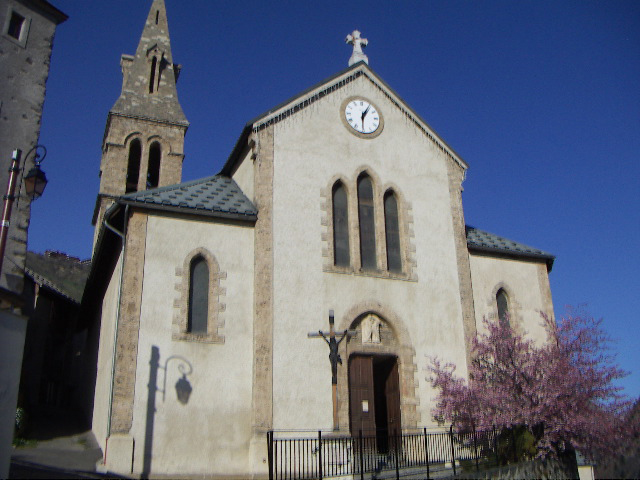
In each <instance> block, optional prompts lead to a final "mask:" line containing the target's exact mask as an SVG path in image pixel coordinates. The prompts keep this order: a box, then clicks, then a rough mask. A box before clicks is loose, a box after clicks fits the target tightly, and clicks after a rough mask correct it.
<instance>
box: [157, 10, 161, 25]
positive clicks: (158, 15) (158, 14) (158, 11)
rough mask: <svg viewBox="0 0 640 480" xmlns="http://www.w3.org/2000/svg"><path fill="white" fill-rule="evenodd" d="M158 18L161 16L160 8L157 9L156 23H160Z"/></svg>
mask: <svg viewBox="0 0 640 480" xmlns="http://www.w3.org/2000/svg"><path fill="white" fill-rule="evenodd" d="M158 18H160V10H156V25H157V24H158Z"/></svg>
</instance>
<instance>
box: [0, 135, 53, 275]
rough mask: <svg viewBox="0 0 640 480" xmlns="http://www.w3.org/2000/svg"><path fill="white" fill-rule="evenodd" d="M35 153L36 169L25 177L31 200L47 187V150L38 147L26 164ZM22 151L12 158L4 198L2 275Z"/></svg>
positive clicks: (0, 246)
mask: <svg viewBox="0 0 640 480" xmlns="http://www.w3.org/2000/svg"><path fill="white" fill-rule="evenodd" d="M32 153H34V155H35V158H34V162H35V165H34V167H33V168H32V169H31V170H29V173H27V175H26V176H25V177H24V186H25V190H26V192H27V195H28V196H29V197H30V198H31V200H35V199H36V198H39V197H40V196H41V195H42V193H43V192H44V189H45V187H46V186H47V176H46V175H45V174H44V172H43V171H42V170H41V169H40V164H41V163H42V161H43V160H44V158H45V157H46V156H47V149H46V148H45V147H44V146H43V145H36V146H35V147H33V148H32V149H31V150H29V151H28V152H27V154H26V155H25V156H24V159H25V164H26V161H27V159H28V158H29V155H31V154H32ZM21 156H22V150H20V149H16V150H14V151H13V155H12V157H11V167H10V168H9V182H8V184H7V193H6V194H5V196H4V209H3V212H2V223H1V224H0V273H2V264H3V261H4V251H5V248H6V246H7V235H8V234H9V225H10V220H11V209H12V207H13V202H14V200H15V199H16V197H15V195H14V193H15V191H16V183H17V182H18V174H19V173H20V170H21V168H20V157H21Z"/></svg>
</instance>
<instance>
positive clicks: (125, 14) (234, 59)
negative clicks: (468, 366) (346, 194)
mask: <svg viewBox="0 0 640 480" xmlns="http://www.w3.org/2000/svg"><path fill="white" fill-rule="evenodd" d="M51 1H52V3H53V4H54V5H56V6H57V7H58V8H60V9H61V10H62V11H64V12H65V13H67V14H68V15H69V17H70V18H69V20H68V21H67V22H66V23H64V24H62V25H61V26H60V27H59V28H58V31H57V34H56V39H55V45H54V52H53V56H52V61H51V72H50V77H49V81H48V83H47V98H46V102H45V108H44V117H43V124H42V131H41V138H40V141H41V143H43V144H45V145H46V147H47V149H48V152H49V153H48V156H47V159H46V160H45V161H44V163H43V165H42V166H43V169H44V170H45V171H46V173H47V176H48V178H49V185H48V186H47V191H46V192H45V194H44V196H43V197H42V198H41V199H39V200H38V201H37V202H35V203H34V204H33V215H32V219H31V226H30V229H29V248H30V249H32V250H35V251H39V252H42V251H44V250H47V249H52V250H61V251H64V252H67V253H69V254H71V255H75V256H79V257H81V258H88V257H89V256H90V255H91V243H92V238H93V227H92V226H91V217H92V213H93V207H94V204H95V198H96V194H97V191H98V185H99V179H98V172H99V165H100V154H101V150H100V148H101V141H102V136H103V133H104V127H105V121H106V118H107V113H108V111H109V109H110V108H111V107H112V105H113V103H114V102H115V100H116V99H117V97H118V95H119V92H120V87H121V83H122V77H121V73H120V66H119V60H120V55H121V54H122V53H128V54H133V53H135V49H136V46H137V43H138V39H139V36H140V33H141V31H142V27H143V24H144V21H145V19H146V16H147V13H148V9H149V7H150V5H151V0H109V1H92V2H87V1H86V0H51ZM166 3H167V10H168V15H169V27H170V33H171V39H172V49H173V57H174V61H175V62H177V63H181V64H182V65H183V70H182V73H181V76H180V81H179V83H178V91H179V98H180V101H181V103H182V106H183V109H184V111H185V113H186V115H187V118H188V119H189V121H190V122H191V127H190V128H189V131H188V133H187V137H186V144H185V154H186V158H185V162H184V169H183V180H185V181H186V180H192V179H196V178H200V177H204V176H207V175H211V174H213V173H217V172H218V170H219V168H220V167H221V166H222V164H223V162H224V160H226V158H227V156H228V155H229V153H230V151H231V149H232V147H233V145H234V143H235V141H236V139H237V138H238V136H239V134H240V131H241V129H242V127H243V126H244V124H245V123H246V122H247V121H249V120H250V119H252V118H253V117H255V116H257V115H258V114H260V113H262V112H264V111H266V110H268V109H269V108H271V107H273V106H275V105H277V104H279V103H280V102H282V101H284V100H286V99H288V98H289V97H291V96H293V95H295V94H297V93H299V92H300V91H302V90H304V89H306V88H308V87H309V86H311V85H313V84H315V83H317V82H319V81H321V80H323V79H325V78H327V77H329V76H331V75H333V74H335V73H337V72H338V71H340V70H342V69H343V68H345V67H346V66H347V61H348V58H349V56H350V47H349V46H347V45H346V44H345V43H344V39H345V36H346V35H347V34H348V33H350V32H351V31H352V30H353V29H356V28H357V29H359V30H360V31H361V32H362V34H363V36H364V37H365V38H368V39H369V46H368V47H367V48H366V50H365V51H366V53H367V55H368V56H369V64H370V66H371V67H372V68H373V69H374V70H375V71H376V73H378V74H379V75H380V76H381V77H382V78H383V79H384V80H385V81H386V82H387V83H388V84H389V85H390V86H391V87H392V88H394V89H395V90H396V91H397V92H398V94H399V95H400V96H401V97H402V98H404V100H405V101H406V102H407V103H408V104H409V105H410V106H411V107H412V108H413V109H414V110H415V111H417V112H418V113H419V114H420V115H421V116H422V117H423V118H424V119H425V120H426V121H427V122H428V123H429V124H430V125H431V126H432V127H433V128H434V130H435V131H436V132H438V133H439V134H440V136H441V137H442V138H443V139H444V140H445V141H446V142H447V143H448V144H449V145H451V147H452V148H453V149H454V150H456V152H458V154H460V155H461V156H462V158H464V159H465V161H466V162H467V163H468V164H469V165H470V168H469V171H468V172H467V180H466V181H465V183H464V189H465V190H464V193H463V201H464V208H465V217H466V222H467V224H470V225H473V226H476V227H478V228H481V229H484V230H488V231H490V232H493V233H496V234H499V235H502V236H505V237H507V238H510V239H513V240H516V241H520V242H522V243H525V244H528V245H531V246H534V247H537V248H540V249H542V250H545V251H548V252H551V253H553V254H554V255H556V256H557V259H556V263H555V265H554V268H553V271H552V272H551V276H550V278H551V286H552V293H553V299H554V305H555V310H556V315H559V314H562V313H563V312H564V307H565V305H579V304H584V303H586V304H587V309H588V310H589V311H590V312H591V314H592V315H593V316H595V317H603V318H604V327H605V329H606V330H607V332H609V333H610V335H611V336H613V337H614V338H616V339H617V343H616V345H615V349H616V351H617V352H618V353H619V356H618V360H619V362H620V364H621V365H622V367H623V368H625V369H626V370H629V371H632V374H631V375H630V376H629V377H628V378H627V379H626V380H625V381H624V382H623V385H624V386H625V389H626V393H627V394H629V395H630V396H632V397H638V396H640V369H639V368H638V365H640V353H639V352H640V349H638V348H637V345H636V344H637V343H638V340H639V338H640V335H639V334H638V330H639V329H640V325H639V324H638V312H639V311H640V281H638V275H639V274H640V255H639V253H638V243H639V239H640V214H639V213H638V212H639V207H640V188H639V187H640V166H639V161H640V158H639V157H640V2H637V1H607V2H605V1H598V2H590V1H562V2H558V1H553V2H546V1H446V2H445V1H393V2H391V1H389V2H378V1H368V2H361V1H350V2H344V1H323V2H302V1H295V2H294V1H282V2H264V1H260V2H258V1H244V2H232V1H225V2H218V1H214V0H188V1H187V0H166ZM394 161H397V162H398V168H402V159H396V160H394Z"/></svg>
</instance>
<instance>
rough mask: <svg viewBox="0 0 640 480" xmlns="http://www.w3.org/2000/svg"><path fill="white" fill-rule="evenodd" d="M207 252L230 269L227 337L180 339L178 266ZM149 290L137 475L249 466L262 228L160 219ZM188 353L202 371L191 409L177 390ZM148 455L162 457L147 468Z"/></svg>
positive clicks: (150, 230)
mask: <svg viewBox="0 0 640 480" xmlns="http://www.w3.org/2000/svg"><path fill="white" fill-rule="evenodd" d="M198 248H204V249H206V250H208V252H210V253H211V254H213V256H215V259H216V260H217V262H218V264H219V267H220V272H222V274H223V278H222V279H221V281H220V287H221V289H223V293H224V295H222V296H221V297H220V301H221V302H223V303H224V304H225V308H224V311H223V312H221V314H220V320H222V321H224V326H223V327H222V328H220V330H219V334H220V335H223V336H224V338H225V340H224V343H201V342H197V341H184V340H174V339H173V338H172V322H173V315H174V314H175V313H176V312H179V311H180V310H179V309H178V308H175V307H174V301H175V300H176V299H179V298H180V292H179V291H178V289H177V288H176V284H178V283H180V280H179V279H178V277H177V276H176V269H177V268H179V269H181V268H182V267H183V264H184V262H185V259H186V258H187V257H188V255H189V254H190V253H191V252H193V251H194V250H196V249H198ZM225 272H226V278H225V277H224V273H225ZM187 274H188V272H187ZM142 295H143V297H142V304H141V311H140V334H139V344H138V362H137V371H136V387H135V389H136V393H135V399H136V400H135V405H134V418H133V426H132V435H133V437H134V439H135V445H136V447H135V455H134V472H141V471H142V470H143V467H144V466H149V464H150V470H151V472H154V471H155V472H163V473H166V474H172V473H173V474H180V473H183V469H184V466H185V465H188V466H189V473H190V474H198V473H202V474H236V473H242V472H246V465H247V455H248V450H249V439H250V438H251V380H252V348H253V333H252V332H253V225H252V224H240V223H237V222H236V223H232V222H225V221H216V220H211V219H205V220H202V221H201V220H199V219H192V220H187V219H179V218H176V217H170V216H166V217H165V216H156V215H150V216H149V219H148V224H147V241H146V249H145V265H144V284H143V294H142ZM216 300H217V299H210V301H216ZM154 347H155V348H156V349H157V352H158V354H159V365H160V368H159V369H158V373H157V380H156V383H157V388H158V391H156V393H155V396H156V397H155V413H154V414H153V413H150V411H151V410H152V409H151V408H150V405H149V402H148V398H149V392H150V388H151V387H149V386H148V384H149V378H150V366H149V361H150V358H151V351H152V348H154ZM170 357H173V359H171V360H169V361H168V363H167V360H168V359H169V358H170ZM178 357H180V358H178ZM181 358H182V359H184V360H186V361H187V362H188V363H189V364H190V365H191V367H192V372H191V373H190V374H189V375H187V380H188V381H189V383H190V385H191V387H192V389H193V390H192V393H191V396H190V398H189V401H188V403H187V404H184V405H183V404H181V403H179V402H178V400H177V394H176V388H175V385H176V382H177V381H178V379H179V378H180V376H181V374H180V371H179V365H185V363H184V362H183V361H182V360H181ZM165 366H166V370H165V369H164V368H165ZM188 370H189V368H188V367H187V368H186V372H188ZM165 374H166V383H165V380H164V376H165ZM164 385H166V391H165V393H164V395H163V392H162V391H160V390H162V389H163V386H164ZM150 422H152V423H150ZM150 425H152V426H153V429H152V435H150ZM149 438H152V446H150V445H151V444H150V443H149ZM145 452H147V453H148V452H151V453H152V456H151V457H150V459H149V458H148V459H147V464H145V461H144V455H145Z"/></svg>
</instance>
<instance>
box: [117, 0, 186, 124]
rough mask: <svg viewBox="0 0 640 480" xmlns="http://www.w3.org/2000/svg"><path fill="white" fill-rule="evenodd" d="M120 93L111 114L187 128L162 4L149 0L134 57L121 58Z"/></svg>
mask: <svg viewBox="0 0 640 480" xmlns="http://www.w3.org/2000/svg"><path fill="white" fill-rule="evenodd" d="M120 64H121V66H122V76H123V79H122V93H121V94H120V98H118V100H117V101H116V103H115V105H114V106H113V108H112V109H111V113H114V114H123V115H126V116H134V117H141V118H149V119H153V120H159V121H166V122H169V123H174V124H180V125H188V124H189V123H188V122H187V118H186V117H185V115H184V112H183V111H182V107H181V106H180V102H179V101H178V91H177V89H176V83H177V81H178V75H179V74H180V68H181V67H180V65H175V64H174V63H173V56H172V55H171V40H170V38H169V22H168V21H167V10H166V7H165V3H164V0H153V4H152V5H151V10H150V11H149V15H148V17H147V21H146V23H145V25H144V29H143V30H142V35H141V36H140V43H139V44H138V49H137V50H136V54H135V56H131V55H122V60H121V62H120Z"/></svg>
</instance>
